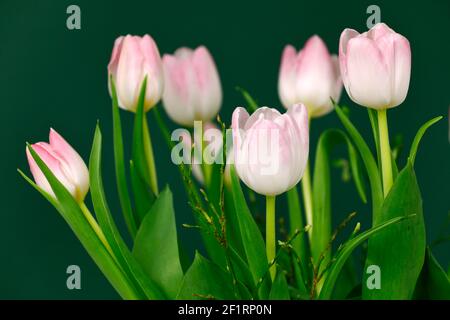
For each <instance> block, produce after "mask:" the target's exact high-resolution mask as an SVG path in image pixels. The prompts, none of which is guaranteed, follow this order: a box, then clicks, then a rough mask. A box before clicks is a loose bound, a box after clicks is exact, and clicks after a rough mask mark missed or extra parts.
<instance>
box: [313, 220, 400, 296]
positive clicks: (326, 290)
mask: <svg viewBox="0 0 450 320" xmlns="http://www.w3.org/2000/svg"><path fill="white" fill-rule="evenodd" d="M406 218H407V217H397V218H394V219H391V220H388V221H386V222H383V223H381V224H379V225H377V226H376V227H372V228H371V229H369V230H366V231H364V232H363V233H361V234H359V235H357V236H356V237H354V238H351V239H350V240H348V241H347V242H346V243H344V244H343V245H342V247H341V248H340V250H339V251H338V252H337V254H336V256H335V257H334V258H333V261H334V262H333V263H332V265H331V266H330V269H329V270H328V273H327V277H326V278H325V281H324V284H323V286H322V289H321V291H320V294H319V299H321V300H329V299H330V298H331V296H332V294H333V291H334V288H335V286H336V281H337V279H338V277H339V275H340V274H341V271H342V268H343V267H344V265H345V263H346V261H347V259H348V257H350V255H351V254H352V252H353V250H355V249H356V247H358V246H359V245H360V244H361V243H363V242H364V241H366V240H367V239H368V238H369V237H371V236H373V235H375V234H377V233H379V232H380V231H382V230H383V229H386V228H387V227H389V226H391V225H393V224H396V223H398V222H400V221H402V220H405V219H406ZM391 228H392V227H391Z"/></svg>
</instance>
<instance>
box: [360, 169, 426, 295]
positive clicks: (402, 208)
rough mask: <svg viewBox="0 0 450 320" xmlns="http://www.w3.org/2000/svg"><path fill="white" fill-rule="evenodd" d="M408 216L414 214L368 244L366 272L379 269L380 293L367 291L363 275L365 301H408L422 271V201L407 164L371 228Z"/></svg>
mask: <svg viewBox="0 0 450 320" xmlns="http://www.w3.org/2000/svg"><path fill="white" fill-rule="evenodd" d="M411 214H414V217H413V218H411V219H408V221H405V222H404V223H402V224H397V225H395V226H393V227H391V228H389V229H387V230H383V232H380V233H378V234H376V235H374V236H373V237H372V238H371V239H370V240H369V244H368V251H367V259H366V269H367V267H368V266H370V265H377V266H379V268H380V269H381V272H382V276H381V289H379V290H378V289H376V290H369V289H368V288H367V286H366V285H365V283H366V279H367V277H368V276H370V275H368V274H367V273H365V272H364V273H363V274H364V279H363V298H364V299H396V300H400V299H410V298H411V297H412V294H413V292H414V286H415V283H416V281H417V278H418V277H419V274H420V270H421V269H422V265H423V261H424V256H425V224H424V221H423V214H422V198H421V195H420V190H419V186H418V184H417V180H416V175H415V173H414V169H413V167H412V163H411V161H408V164H407V166H406V167H405V168H404V169H403V170H402V171H401V172H400V173H399V175H398V177H397V179H396V181H395V183H394V185H393V186H392V189H391V190H390V192H389V193H388V195H387V197H386V199H385V201H384V203H383V207H382V209H381V210H380V212H379V214H378V215H377V216H375V220H374V225H375V226H377V225H379V224H381V223H383V222H385V221H388V220H390V219H392V218H396V217H405V216H407V215H411Z"/></svg>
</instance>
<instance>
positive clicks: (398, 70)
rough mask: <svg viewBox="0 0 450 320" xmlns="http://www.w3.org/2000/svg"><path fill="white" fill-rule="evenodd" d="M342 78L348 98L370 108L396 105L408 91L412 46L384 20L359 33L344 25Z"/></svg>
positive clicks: (340, 44)
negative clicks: (345, 27)
mask: <svg viewBox="0 0 450 320" xmlns="http://www.w3.org/2000/svg"><path fill="white" fill-rule="evenodd" d="M339 61H340V66H341V73H342V79H343V82H344V85H345V89H346V90H347V93H348V95H349V96H350V98H351V99H352V100H353V101H354V102H356V103H358V104H360V105H363V106H366V107H369V108H373V109H387V108H392V107H395V106H398V105H399V104H401V103H402V102H403V100H405V98H406V94H407V93H408V87H409V79H410V74H411V48H410V46H409V41H408V39H406V38H405V37H404V36H402V35H400V34H398V33H396V32H395V31H394V30H392V29H391V28H389V27H388V26H387V25H386V24H384V23H379V24H376V25H375V26H374V27H373V28H372V29H370V30H369V31H368V32H365V33H362V34H359V33H358V32H357V31H355V30H352V29H345V30H344V31H343V32H342V34H341V38H340V41H339Z"/></svg>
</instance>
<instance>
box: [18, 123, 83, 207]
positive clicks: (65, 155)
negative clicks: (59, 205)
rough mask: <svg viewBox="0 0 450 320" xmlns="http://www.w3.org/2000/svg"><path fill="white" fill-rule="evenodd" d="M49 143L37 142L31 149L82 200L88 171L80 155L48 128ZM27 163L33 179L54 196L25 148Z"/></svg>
mask: <svg viewBox="0 0 450 320" xmlns="http://www.w3.org/2000/svg"><path fill="white" fill-rule="evenodd" d="M49 141H50V143H46V142H38V143H35V144H33V145H32V147H33V150H34V151H36V153H37V154H38V155H39V157H40V158H41V159H42V161H44V163H45V164H46V165H47V166H48V168H49V169H50V170H51V171H52V173H53V174H54V175H55V176H56V178H57V179H58V180H59V182H61V183H62V184H63V185H64V187H65V188H66V189H67V190H68V191H69V192H70V193H71V194H72V196H73V197H74V198H75V199H76V200H77V201H78V202H82V201H83V200H84V197H85V196H86V194H87V192H88V190H89V172H88V169H87V167H86V164H85V163H84V161H83V159H82V158H81V157H80V155H79V154H78V153H77V152H76V151H75V150H74V149H73V148H72V147H71V146H70V144H68V143H67V141H66V140H64V138H63V137H61V136H60V135H59V134H58V133H57V132H56V131H55V130H53V129H50V134H49ZM26 153H27V158H28V164H29V165H30V170H31V173H32V174H33V177H34V181H35V182H36V184H37V185H38V186H39V187H41V188H42V189H43V190H44V191H46V192H47V193H49V194H50V195H52V196H53V197H55V194H54V193H53V190H52V188H51V186H50V184H49V183H48V181H47V179H46V178H45V176H44V174H43V173H42V171H41V170H40V169H39V167H38V165H37V163H36V162H35V161H34V159H33V157H32V156H31V153H30V151H29V150H28V148H27V149H26Z"/></svg>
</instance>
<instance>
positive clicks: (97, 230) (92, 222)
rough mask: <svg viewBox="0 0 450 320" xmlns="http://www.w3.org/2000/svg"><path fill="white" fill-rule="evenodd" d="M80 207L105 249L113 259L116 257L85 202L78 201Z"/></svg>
mask: <svg viewBox="0 0 450 320" xmlns="http://www.w3.org/2000/svg"><path fill="white" fill-rule="evenodd" d="M80 208H81V211H82V212H83V214H84V216H85V218H86V220H87V221H88V223H89V224H90V225H91V227H92V229H93V230H94V232H95V233H96V234H97V236H98V238H99V239H100V241H101V242H102V243H103V245H104V246H105V248H106V250H108V252H109V253H110V254H111V256H112V257H113V258H114V260H115V259H116V258H115V255H114V253H113V251H112V249H111V246H110V245H109V243H108V241H107V240H106V237H105V235H104V233H103V231H102V229H100V226H99V225H98V223H97V221H96V220H95V218H94V217H93V216H92V213H91V211H89V208H88V207H87V206H86V204H85V203H84V202H81V203H80Z"/></svg>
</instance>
